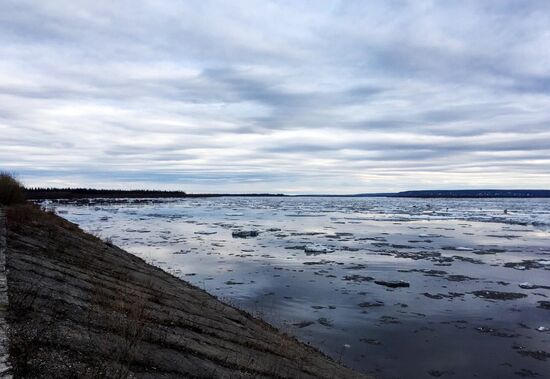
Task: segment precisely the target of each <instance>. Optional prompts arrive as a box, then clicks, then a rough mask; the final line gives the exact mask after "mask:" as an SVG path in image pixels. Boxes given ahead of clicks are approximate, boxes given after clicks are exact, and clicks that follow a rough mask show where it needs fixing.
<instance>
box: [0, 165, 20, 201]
mask: <svg viewBox="0 0 550 379" xmlns="http://www.w3.org/2000/svg"><path fill="white" fill-rule="evenodd" d="M24 202H25V187H23V185H22V184H21V183H20V182H19V181H18V180H17V179H15V177H14V176H13V175H12V174H10V173H7V172H0V205H14V204H21V203H24Z"/></svg>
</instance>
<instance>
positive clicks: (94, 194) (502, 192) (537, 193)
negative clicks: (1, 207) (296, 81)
mask: <svg viewBox="0 0 550 379" xmlns="http://www.w3.org/2000/svg"><path fill="white" fill-rule="evenodd" d="M25 196H26V198H27V199H29V200H57V199H66V200H78V199H98V198H104V199H122V198H126V199H167V198H204V197H224V196H245V197H262V196H263V197H404V198H446V199H448V198H454V199H459V198H550V190H531V189H499V190H495V189H473V190H422V191H403V192H389V193H361V194H351V195H338V194H303V195H287V194H280V193H242V194H239V193H187V192H184V191H159V190H108V189H91V188H27V189H26V190H25Z"/></svg>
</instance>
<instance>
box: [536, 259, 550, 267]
mask: <svg viewBox="0 0 550 379" xmlns="http://www.w3.org/2000/svg"><path fill="white" fill-rule="evenodd" d="M538 263H540V264H541V265H544V266H548V265H550V261H545V260H542V261H538Z"/></svg>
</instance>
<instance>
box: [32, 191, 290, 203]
mask: <svg viewBox="0 0 550 379" xmlns="http://www.w3.org/2000/svg"><path fill="white" fill-rule="evenodd" d="M25 196H26V198H27V199H29V200H53V199H94V198H108V199H116V198H127V199H139V198H149V199H160V198H194V197H221V196H284V195H282V194H269V193H254V194H246V195H242V194H208V193H206V194H189V193H186V192H184V191H159V190H105V189H93V188H26V189H25Z"/></svg>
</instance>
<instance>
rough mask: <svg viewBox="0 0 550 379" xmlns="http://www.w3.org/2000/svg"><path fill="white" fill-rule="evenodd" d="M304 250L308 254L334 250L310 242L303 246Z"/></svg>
mask: <svg viewBox="0 0 550 379" xmlns="http://www.w3.org/2000/svg"><path fill="white" fill-rule="evenodd" d="M304 251H305V252H306V253H310V254H326V253H332V252H334V249H332V248H331V247H329V246H325V245H321V244H312V245H306V246H304Z"/></svg>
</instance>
